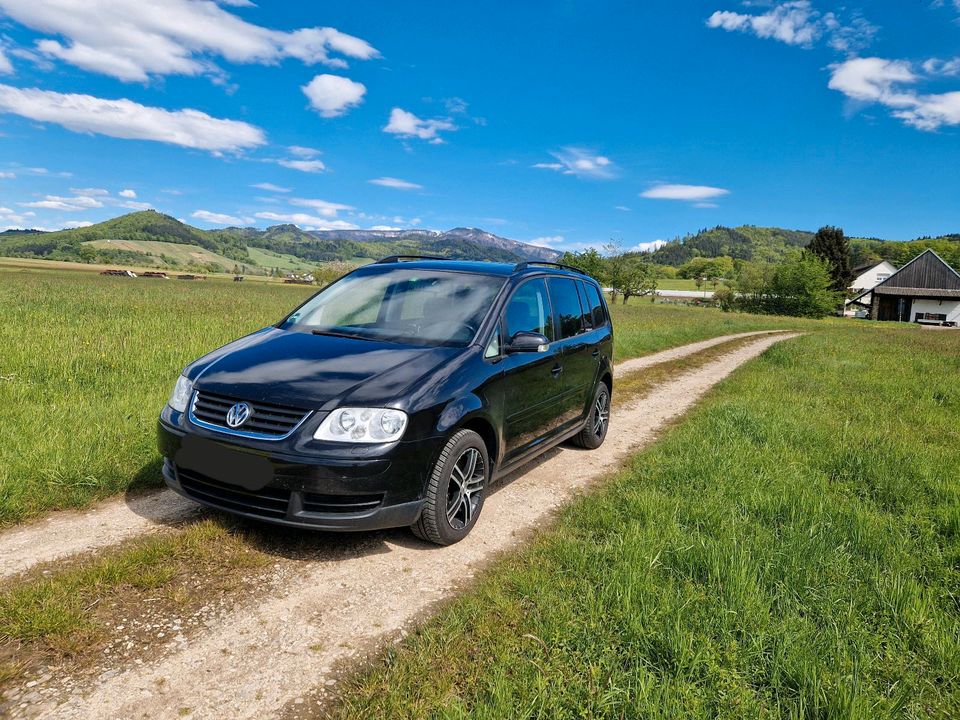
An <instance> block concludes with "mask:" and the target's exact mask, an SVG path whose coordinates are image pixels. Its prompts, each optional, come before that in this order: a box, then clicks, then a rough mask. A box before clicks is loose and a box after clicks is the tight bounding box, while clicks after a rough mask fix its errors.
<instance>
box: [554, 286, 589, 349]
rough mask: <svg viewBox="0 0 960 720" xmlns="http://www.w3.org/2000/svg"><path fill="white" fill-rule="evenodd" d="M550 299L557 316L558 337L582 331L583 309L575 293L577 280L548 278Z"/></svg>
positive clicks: (561, 337)
mask: <svg viewBox="0 0 960 720" xmlns="http://www.w3.org/2000/svg"><path fill="white" fill-rule="evenodd" d="M550 299H551V300H552V301H553V311H554V313H555V314H556V317H557V328H558V329H559V331H560V339H561V340H562V339H563V338H568V337H573V336H574V335H578V334H579V333H580V332H582V331H583V310H582V309H581V308H580V296H579V295H578V294H577V282H576V281H575V280H569V279H567V278H550Z"/></svg>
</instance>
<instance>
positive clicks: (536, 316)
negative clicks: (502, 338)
mask: <svg viewBox="0 0 960 720" xmlns="http://www.w3.org/2000/svg"><path fill="white" fill-rule="evenodd" d="M506 320H507V337H508V338H512V337H513V336H514V335H516V334H517V333H518V332H535V333H540V334H542V335H546V336H547V339H548V340H553V321H552V319H551V318H550V300H549V298H548V297H547V285H546V283H545V282H544V281H543V280H541V279H536V280H528V281H527V282H525V283H524V284H523V285H521V286H520V287H519V288H517V291H516V292H515V293H514V294H513V297H512V298H510V302H509V303H508V304H507V312H506Z"/></svg>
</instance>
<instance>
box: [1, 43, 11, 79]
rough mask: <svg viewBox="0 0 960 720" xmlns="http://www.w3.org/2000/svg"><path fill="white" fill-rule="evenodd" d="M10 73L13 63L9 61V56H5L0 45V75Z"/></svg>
mask: <svg viewBox="0 0 960 720" xmlns="http://www.w3.org/2000/svg"><path fill="white" fill-rule="evenodd" d="M12 74H13V64H12V63H11V62H10V58H8V57H7V54H6V53H5V52H4V50H3V48H2V47H0V75H12Z"/></svg>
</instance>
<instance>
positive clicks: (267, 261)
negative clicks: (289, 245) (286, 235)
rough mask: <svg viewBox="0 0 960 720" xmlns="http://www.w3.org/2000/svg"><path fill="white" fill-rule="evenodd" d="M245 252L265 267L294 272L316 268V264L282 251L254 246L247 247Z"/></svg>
mask: <svg viewBox="0 0 960 720" xmlns="http://www.w3.org/2000/svg"><path fill="white" fill-rule="evenodd" d="M247 253H248V254H249V255H250V260H252V261H253V262H255V263H256V264H257V265H260V266H261V267H265V268H280V269H281V270H292V271H294V272H310V271H311V270H316V268H317V264H318V263H311V262H307V261H306V260H301V259H300V258H298V257H296V256H295V255H285V254H284V253H278V252H273V251H272V250H264V249H262V248H256V247H248V248H247Z"/></svg>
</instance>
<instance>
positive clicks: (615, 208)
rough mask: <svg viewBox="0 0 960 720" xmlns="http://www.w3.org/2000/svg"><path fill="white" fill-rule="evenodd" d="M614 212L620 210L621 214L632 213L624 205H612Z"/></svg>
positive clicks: (630, 209)
mask: <svg viewBox="0 0 960 720" xmlns="http://www.w3.org/2000/svg"><path fill="white" fill-rule="evenodd" d="M613 209H614V210H620V211H621V212H632V211H633V210H632V208H628V207H627V206H626V205H614V206H613Z"/></svg>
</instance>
